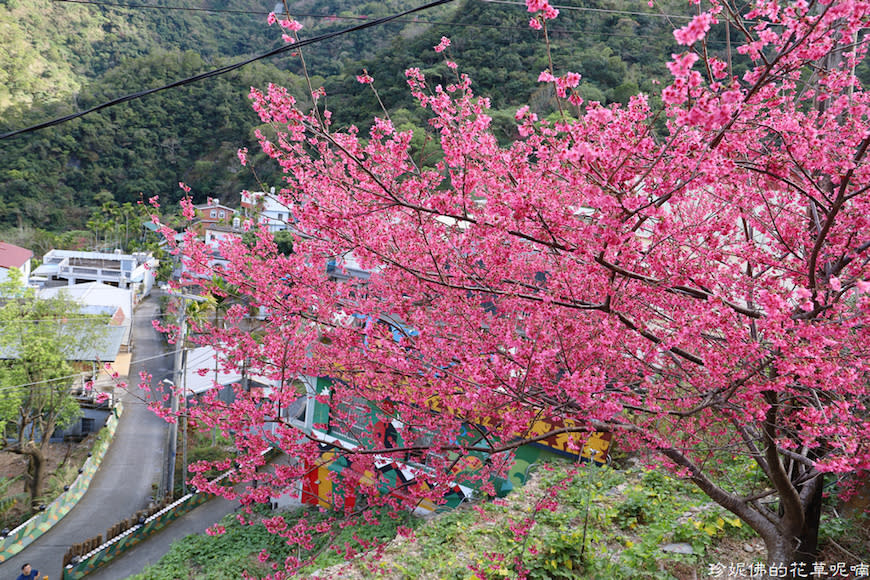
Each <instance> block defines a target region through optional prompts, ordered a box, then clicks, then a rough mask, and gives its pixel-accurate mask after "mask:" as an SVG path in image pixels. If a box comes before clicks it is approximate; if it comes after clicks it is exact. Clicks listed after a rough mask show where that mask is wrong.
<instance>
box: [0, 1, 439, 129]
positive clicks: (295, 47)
mask: <svg viewBox="0 0 870 580" xmlns="http://www.w3.org/2000/svg"><path fill="white" fill-rule="evenodd" d="M453 1H454V0H435V1H434V2H429V3H428V4H424V5H422V6H418V7H416V8H411V9H410V10H405V11H404V12H400V13H398V14H393V15H391V16H384V17H382V18H377V19H375V20H372V21H370V22H365V23H363V24H358V25H356V26H351V27H350V28H344V29H342V30H336V31H334V32H327V33H325V34H321V35H319V36H315V37H312V38H307V39H305V40H300V41H299V42H294V43H292V44H285V45H284V46H281V47H278V48H276V49H274V50H270V51H269V52H265V53H263V54H260V55H257V56H254V57H251V58H248V59H245V60H243V61H239V62H236V63H233V64H230V65H226V66H222V67H220V68H216V69H213V70H210V71H207V72H204V73H200V74H198V75H194V76H192V77H187V78H185V79H181V80H178V81H174V82H171V83H169V84H166V85H163V86H160V87H156V88H153V89H147V90H144V91H139V92H137V93H132V94H129V95H125V96H123V97H119V98H117V99H113V100H111V101H106V102H104V103H100V104H99V105H96V106H94V107H91V108H90V109H86V110H84V111H79V112H77V113H73V114H71V115H66V116H63V117H58V118H56V119H52V120H51V121H45V122H43V123H39V124H37V125H31V126H30V127H25V128H23V129H17V130H15V131H10V132H8V133H4V134H2V135H0V140H5V139H9V138H11V137H15V136H16V135H21V134H24V133H32V132H34V131H39V130H40V129H46V128H48V127H53V126H55V125H60V124H62V123H66V122H68V121H72V120H73V119H78V118H79V117H84V116H85V115H89V114H91V113H96V112H97V111H101V110H103V109H107V108H109V107H114V106H115V105H120V104H121V103H126V102H128V101H134V100H136V99H141V98H142V97H144V96H146V95H151V94H153V93H158V92H160V91H165V90H167V89H173V88H176V87H180V86H183V85H188V84H191V83H195V82H197V81H201V80H204V79H208V78H211V77H215V76H219V75H222V74H226V73H228V72H232V71H234V70H236V69H240V68H242V67H243V66H245V65H249V64H251V63H252V62H256V61H258V60H263V59H265V58H270V57H272V56H276V55H278V54H283V53H285V52H289V51H294V50H298V49H300V48H302V47H305V46H308V45H311V44H315V43H318V42H322V41H324V40H329V39H330V38H335V37H338V36H343V35H345V34H348V33H351V32H356V31H358V30H365V29H367V28H372V27H374V26H380V25H381V24H384V23H386V22H390V21H392V20H396V19H397V18H402V17H404V16H408V15H409V14H414V13H416V12H422V11H424V10H429V9H431V8H435V7H436V6H441V5H444V4H449V3H451V2H453Z"/></svg>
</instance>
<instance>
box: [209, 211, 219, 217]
mask: <svg viewBox="0 0 870 580" xmlns="http://www.w3.org/2000/svg"><path fill="white" fill-rule="evenodd" d="M209 215H210V216H211V217H217V211H215V210H211V213H210V214H209Z"/></svg>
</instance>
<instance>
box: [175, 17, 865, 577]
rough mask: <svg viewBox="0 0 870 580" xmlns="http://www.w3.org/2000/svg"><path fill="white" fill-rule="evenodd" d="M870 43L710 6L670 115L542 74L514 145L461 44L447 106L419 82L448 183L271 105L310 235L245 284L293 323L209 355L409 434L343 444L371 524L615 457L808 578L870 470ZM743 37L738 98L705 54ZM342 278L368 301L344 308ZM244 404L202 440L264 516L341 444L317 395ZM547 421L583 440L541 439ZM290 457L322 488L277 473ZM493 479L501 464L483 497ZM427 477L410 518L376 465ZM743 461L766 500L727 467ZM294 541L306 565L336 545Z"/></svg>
mask: <svg viewBox="0 0 870 580" xmlns="http://www.w3.org/2000/svg"><path fill="white" fill-rule="evenodd" d="M527 4H528V6H529V10H530V12H531V15H530V16H531V18H532V21H531V25H532V27H533V28H541V29H542V28H545V27H551V26H557V25H558V22H559V20H558V19H556V20H553V17H554V16H555V14H556V12H557V11H556V10H555V9H554V8H553V7H552V6H550V5H549V4H548V3H547V2H546V0H543V1H531V0H530V1H529V2H528V3H527ZM868 17H870V3H868V2H866V1H856V0H841V1H835V2H830V3H816V2H809V3H807V2H794V3H791V2H776V1H774V2H767V1H765V2H759V3H758V4H755V5H753V6H751V7H750V8H748V9H741V10H740V11H739V12H738V11H737V10H736V9H735V8H734V7H733V6H732V5H730V4H727V3H721V2H718V1H714V2H712V3H704V5H703V6H702V9H701V11H700V12H699V13H698V14H697V15H696V16H695V17H694V18H692V19H691V20H690V21H688V22H683V23H681V25H680V27H678V29H677V30H675V31H674V38H675V40H676V41H677V42H678V43H679V44H680V45H682V48H681V49H679V50H678V51H677V52H676V53H675V54H674V55H673V57H672V60H671V61H670V62H668V64H667V68H668V71H669V73H670V78H669V79H667V80H666V82H664V83H663V86H662V87H661V90H658V89H652V90H651V93H652V94H650V95H646V94H638V95H634V96H632V97H630V98H628V99H627V103H625V104H622V103H618V102H614V103H612V104H610V105H609V106H604V105H602V104H599V103H596V102H587V101H586V100H585V98H584V95H583V91H582V80H583V79H582V77H581V75H580V74H578V73H577V72H576V71H571V70H566V68H567V67H564V66H563V65H562V64H561V63H560V62H559V61H557V60H554V61H552V62H544V63H543V65H544V66H542V67H540V68H543V69H544V70H542V71H540V70H538V71H534V74H535V75H537V78H538V81H539V82H540V83H541V85H540V86H541V90H547V91H551V93H552V95H554V97H553V98H554V102H555V103H556V110H555V114H554V115H552V116H550V117H548V118H546V119H545V118H543V115H542V114H540V113H539V112H536V111H535V108H534V106H531V107H530V106H523V107H521V108H519V110H518V111H517V113H516V116H515V119H516V132H517V134H518V139H516V140H515V141H514V142H512V143H509V144H507V145H500V144H499V140H498V139H497V138H496V136H495V135H493V128H492V116H491V113H490V109H489V107H490V105H491V102H490V101H489V100H488V99H486V98H483V97H478V96H476V95H475V94H474V93H473V92H472V89H471V83H472V80H471V79H470V78H469V77H466V76H465V75H462V74H461V73H460V72H458V71H461V67H457V65H456V63H454V62H453V59H454V54H453V52H452V47H449V45H450V41H449V40H448V39H446V38H445V39H442V40H441V41H440V42H439V43H438V46H437V47H436V53H441V58H444V57H446V58H444V63H443V67H444V69H443V70H444V74H443V75H442V76H440V77H439V78H438V80H437V81H434V82H433V81H430V79H429V78H428V77H427V76H426V75H425V74H424V73H423V72H422V71H421V69H419V68H412V69H409V70H407V71H406V72H405V78H406V81H407V83H408V85H409V87H410V92H411V94H412V95H413V97H414V98H415V99H416V100H417V102H418V103H419V106H420V107H421V108H422V109H424V110H425V111H426V112H427V113H428V114H429V116H430V121H429V127H430V129H431V131H432V134H433V137H434V141H435V142H436V143H438V144H439V145H440V154H441V155H440V156H439V159H438V160H437V162H434V163H432V164H431V165H429V164H426V163H423V162H422V160H420V159H419V158H415V157H414V155H413V154H412V153H411V141H412V139H413V137H414V136H413V134H412V133H410V132H400V131H397V130H396V127H395V126H394V125H393V123H391V122H390V121H389V120H388V119H377V120H375V121H374V124H373V125H372V127H371V129H370V130H369V131H368V132H367V133H363V132H361V131H358V130H356V129H355V128H350V129H348V130H339V128H335V127H332V126H330V125H329V123H328V117H325V116H324V115H322V111H317V112H314V113H311V112H308V111H306V110H300V107H298V106H297V102H296V100H295V99H294V98H293V97H292V96H291V94H290V93H288V92H287V91H286V90H284V89H282V88H280V87H278V86H270V87H269V89H268V90H266V91H263V92H254V104H255V109H256V110H257V112H258V113H259V114H260V118H261V120H262V122H263V123H267V124H269V125H271V127H272V133H270V134H269V135H266V134H265V133H260V141H261V145H262V148H263V150H264V151H265V152H266V153H268V154H269V155H270V156H271V157H273V158H274V159H275V160H276V161H277V162H278V163H279V164H280V166H281V168H282V170H283V172H284V180H285V182H284V184H283V187H282V189H281V191H280V196H281V199H282V202H283V203H285V205H287V206H288V207H293V209H294V219H295V222H294V226H295V228H297V230H298V232H299V233H300V235H299V236H297V238H296V242H295V244H294V253H293V254H291V255H282V254H279V253H277V252H276V251H275V248H274V245H273V244H272V245H270V242H269V240H268V239H267V236H260V237H259V238H258V240H259V241H258V243H257V245H256V246H255V247H254V248H249V247H248V246H246V245H244V244H243V243H241V242H240V241H238V242H232V241H230V242H227V244H226V245H225V248H224V253H225V255H226V256H227V257H228V259H229V263H228V264H227V265H225V266H223V267H221V268H220V269H219V271H218V274H219V275H220V276H221V277H223V278H224V279H225V281H226V282H227V283H228V284H230V285H232V286H233V287H235V288H238V289H239V292H240V293H241V294H242V295H243V296H244V298H245V299H246V300H247V301H248V302H249V303H251V304H252V305H254V306H258V307H262V308H263V309H265V311H267V312H268V313H269V315H268V319H267V324H266V325H265V326H264V327H263V328H262V329H261V331H260V332H259V333H257V334H254V335H252V334H250V333H245V332H241V331H239V329H238V327H233V326H232V324H230V325H229V326H228V327H227V328H215V329H213V330H212V331H211V332H210V333H209V335H208V336H207V337H206V338H204V339H202V340H204V341H205V342H207V343H208V344H212V345H216V347H217V348H218V349H219V350H221V351H222V352H223V353H224V356H225V360H226V365H227V366H230V367H236V368H239V367H241V366H242V365H245V366H246V368H247V369H248V370H249V372H258V373H260V374H264V375H268V376H271V377H273V378H277V379H280V378H282V377H295V376H298V375H307V376H319V377H329V378H330V379H331V381H332V382H331V386H330V387H329V389H328V390H325V391H321V392H318V393H317V394H316V396H317V397H318V400H321V399H322V400H323V401H328V402H329V403H330V404H331V405H332V406H333V408H338V407H340V406H341V404H342V403H346V404H349V403H352V402H353V401H356V400H359V399H363V400H366V401H369V402H370V403H371V404H372V405H374V407H375V408H376V409H378V411H379V413H380V414H381V415H382V416H383V417H386V418H387V419H388V420H389V421H392V423H391V424H392V425H394V426H395V429H396V430H397V432H398V433H399V434H400V435H401V439H402V442H403V443H402V444H401V445H396V444H395V439H393V440H392V444H389V445H384V443H383V438H381V439H380V440H378V441H375V438H374V434H366V433H362V434H360V435H359V437H360V440H359V444H358V445H342V444H340V443H337V442H331V443H332V445H333V447H332V449H331V452H332V453H335V454H338V455H342V456H346V457H347V458H349V459H350V460H351V461H353V462H354V464H355V465H358V466H360V471H361V472H370V473H374V475H373V476H372V477H373V478H374V483H372V482H371V481H369V482H368V483H365V484H363V483H361V480H360V479H359V478H354V477H347V478H344V479H342V480H335V481H333V482H332V485H334V486H354V487H355V493H357V494H358V495H359V494H364V495H366V496H367V499H368V502H369V503H370V505H383V504H388V505H391V506H393V507H410V506H414V505H416V504H417V503H418V502H420V501H424V500H426V501H431V502H434V503H438V502H439V501H441V500H442V498H443V495H444V493H445V492H446V490H448V489H450V487H451V485H453V483H454V482H455V481H456V480H457V478H466V479H476V480H478V482H479V483H480V484H481V486H482V489H483V490H487V489H491V488H490V487H488V482H490V481H492V478H493V477H495V476H498V475H501V474H503V473H504V471H505V470H506V468H507V467H506V466H507V465H508V464H509V463H510V461H511V453H512V451H513V450H514V449H515V448H516V447H517V446H518V445H519V444H521V442H522V441H523V440H529V439H532V440H534V439H536V438H538V437H546V436H555V435H568V436H569V440H570V441H573V443H571V445H574V446H578V445H579V443H578V442H577V440H575V439H574V438H573V435H574V434H578V435H579V434H583V433H589V432H591V431H609V432H612V433H615V434H616V435H617V437H618V438H619V441H620V445H622V446H625V447H627V448H630V449H634V450H638V451H641V452H644V453H649V454H650V455H651V456H653V457H654V458H655V461H656V462H658V463H660V464H661V465H663V466H666V467H668V468H670V469H671V470H673V471H674V472H675V473H677V474H679V475H681V476H683V477H685V478H688V479H689V480H691V481H693V482H694V483H695V484H696V485H697V486H698V487H699V488H700V489H701V490H702V491H703V492H705V493H706V494H707V495H709V497H710V498H711V500H713V501H715V502H717V503H718V504H720V505H721V506H723V507H724V508H726V509H728V510H730V511H731V512H733V513H734V514H735V515H736V516H738V517H740V518H741V519H742V520H743V521H744V522H745V523H746V524H748V525H749V526H750V527H751V528H752V529H753V530H755V531H756V532H757V533H758V534H759V535H760V536H761V537H762V538H763V539H764V541H765V543H766V546H767V549H768V561H769V563H771V564H775V563H786V564H787V563H790V562H798V563H799V562H804V563H807V562H811V561H812V558H813V556H814V551H815V546H816V540H817V537H818V526H819V519H818V514H819V508H820V505H821V497H822V489H823V486H824V483H825V481H826V480H827V481H832V480H835V479H837V480H842V481H853V482H854V481H857V480H860V479H861V478H866V476H867V471H868V469H870V447H868V441H867V438H866V434H867V432H868V429H870V419H868V415H867V408H866V404H867V398H868V382H867V381H868V371H870V368H868V365H870V356H868V355H870V353H868V351H867V349H868V344H870V341H868V336H867V328H868V326H867V315H868V308H870V297H868V292H870V271H868V260H867V252H868V250H870V240H868V237H867V226H868V223H867V220H868V216H870V188H868V186H867V183H868V179H870V165H868V163H867V157H866V154H867V149H868V146H870V136H868V135H870V116H868V113H870V103H868V97H867V95H866V93H865V91H864V89H863V87H862V85H861V83H860V81H859V80H858V79H857V78H856V76H855V71H856V70H860V66H861V62H862V61H863V58H864V55H865V52H866V43H865V42H864V41H863V36H862V34H863V33H862V32H860V31H861V29H862V27H863V26H865V25H866V24H867V21H868ZM726 23H728V24H727V25H728V26H731V27H732V29H733V31H737V32H738V33H739V36H740V37H741V43H742V44H741V46H740V47H739V48H738V49H737V51H738V53H740V54H741V55H744V56H745V57H746V59H747V63H748V65H747V66H746V68H745V72H743V73H741V74H737V72H736V71H735V69H734V67H733V63H730V65H729V62H728V60H726V59H723V58H718V57H716V56H714V55H712V54H711V53H710V51H709V50H708V48H709V45H708V41H709V40H710V39H711V38H713V35H718V34H720V33H721V32H722V29H723V27H724V26H726ZM856 38H858V39H861V41H860V42H856ZM426 58H428V57H426ZM602 66H603V67H604V68H605V69H606V68H609V67H610V65H602ZM454 71H456V72H454ZM371 72H372V73H375V71H371ZM376 76H377V75H376V73H375V77H376ZM359 80H360V82H363V83H368V82H370V78H368V77H367V76H360V79H359ZM533 98H534V97H532V99H533ZM191 211H192V210H191V209H190V207H188V212H191ZM183 252H184V254H185V259H186V260H187V261H188V264H189V265H190V266H191V268H192V272H193V273H196V274H199V275H201V276H202V275H206V276H209V277H210V276H211V275H213V274H214V272H213V271H212V270H211V268H210V266H209V257H210V254H209V253H208V248H206V247H204V246H202V245H200V244H197V243H196V242H195V240H194V238H193V236H192V235H190V236H188V238H187V241H186V244H185V246H184V248H183ZM329 262H331V263H333V264H335V265H336V268H337V269H338V270H341V269H342V268H351V267H353V268H356V269H358V268H359V267H362V268H363V269H365V270H366V271H367V272H368V274H367V275H366V276H362V277H357V278H355V277H350V279H348V280H345V281H342V282H340V283H336V282H334V281H332V280H331V279H330V277H329V275H328V273H327V268H326V264H327V263H329ZM246 313H247V309H242V308H239V309H230V311H229V312H228V316H227V319H228V320H231V319H232V318H233V317H236V319H238V320H240V319H241V318H242V317H244V316H245V315H246ZM285 387H286V388H285ZM237 397H238V398H237V400H236V401H235V402H234V403H232V404H229V405H227V404H221V403H220V402H219V401H217V400H216V399H214V400H212V401H210V404H207V405H202V406H200V407H198V408H197V409H196V410H195V411H193V413H194V415H195V417H196V421H197V422H199V423H200V424H202V425H208V426H212V425H214V426H220V427H221V428H223V429H225V430H227V431H229V430H232V431H234V432H235V433H236V446H237V448H238V449H239V450H240V451H241V454H242V458H241V459H240V465H241V467H240V469H239V470H238V471H237V472H236V474H235V475H234V477H235V478H236V479H238V480H241V481H258V482H259V484H260V485H258V486H253V487H251V488H249V489H248V491H246V492H245V493H243V494H242V496H243V498H244V499H245V500H246V501H249V502H251V501H265V500H266V499H265V498H267V497H268V495H269V494H270V493H272V494H280V493H282V491H283V490H284V489H285V488H286V487H287V486H289V485H291V484H292V483H293V482H294V481H295V480H296V479H297V478H299V477H302V476H304V475H305V473H306V470H310V469H311V466H312V465H316V464H317V462H318V461H322V459H320V452H321V450H322V448H321V445H323V444H325V443H327V442H325V441H324V440H323V439H322V438H321V439H318V437H317V436H316V432H317V429H318V425H316V424H315V425H314V430H313V431H311V432H309V433H308V437H300V433H299V432H298V430H297V429H296V428H295V427H294V426H293V425H292V424H291V423H289V422H288V421H287V420H286V419H284V418H282V417H281V416H280V414H279V410H280V409H281V408H286V407H287V405H289V404H290V403H291V402H292V401H293V400H294V398H295V397H296V391H295V389H293V388H291V386H290V382H289V381H287V382H286V383H282V384H281V386H280V387H279V388H277V389H276V390H275V391H274V392H272V393H271V394H269V395H268V396H267V397H264V396H263V393H261V392H248V391H244V390H239V391H238V393H237ZM436 410H440V412H435V411H436ZM340 417H341V415H340ZM343 417H344V419H345V420H347V419H349V417H348V416H346V415H345V416H343ZM541 417H550V418H554V419H558V424H561V427H557V426H556V425H557V423H556V422H555V421H554V422H552V423H551V428H550V429H549V430H545V432H536V431H534V430H533V427H532V426H533V425H535V424H536V420H537V419H539V418H541ZM469 425H472V426H475V425H476V426H477V427H473V428H472V429H473V433H472V434H471V436H469V437H468V438H457V433H460V432H463V429H465V431H464V432H466V433H467V432H468V429H469V427H468V426H469ZM484 426H485V427H484ZM320 427H321V428H322V427H323V426H320ZM363 431H365V430H364V429H363ZM270 444H275V445H277V446H278V447H280V448H281V449H282V450H283V451H285V452H286V453H287V454H288V455H289V456H291V457H294V458H299V462H298V463H296V464H294V465H290V466H286V467H285V466H282V467H281V468H280V469H275V470H273V471H266V472H257V470H256V468H257V467H258V466H259V453H260V452H261V451H262V450H263V449H264V448H265V447H267V446H268V445H270ZM475 452H484V453H485V454H486V455H487V457H488V458H489V459H488V460H487V461H486V462H484V463H483V465H480V466H479V469H477V470H475V471H473V472H471V473H468V472H462V473H459V472H458V471H457V469H455V467H456V465H457V462H458V461H460V460H461V459H462V458H463V457H464V456H466V455H468V454H472V453H475ZM408 453H429V457H430V458H431V461H429V462H427V465H428V468H427V469H419V470H418V471H417V472H416V477H417V483H416V484H415V485H414V486H412V487H410V488H408V489H405V490H403V491H404V493H402V494H395V493H393V494H391V493H389V491H390V490H388V489H385V486H386V483H385V482H383V481H380V480H378V475H377V474H378V470H377V465H380V463H381V462H384V461H386V462H389V461H400V462H401V461H406V460H407V457H408ZM735 459H740V460H745V461H746V462H748V464H749V465H751V469H752V470H753V472H754V474H755V478H756V481H760V482H762V484H761V485H760V487H755V488H751V487H748V486H747V485H746V482H734V481H731V480H730V479H729V478H728V476H727V473H723V472H722V471H721V470H720V469H719V467H718V466H719V465H720V463H721V462H722V461H732V460H735ZM194 481H195V483H196V484H197V485H200V486H202V487H204V488H205V489H210V490H212V491H216V492H219V493H224V494H227V495H232V496H235V492H233V491H232V490H231V489H230V488H228V487H222V486H220V485H209V484H207V483H206V482H205V481H204V480H203V478H201V477H196V478H194ZM771 500H775V503H774V502H771ZM273 520H274V521H270V523H269V525H270V526H271V527H272V529H273V530H274V531H275V532H276V533H279V534H282V535H284V536H286V537H288V538H290V539H293V540H295V541H303V542H304V541H305V537H306V536H305V534H306V533H311V531H310V530H304V529H303V528H302V527H300V526H294V527H293V528H286V527H283V526H281V523H280V521H279V520H280V518H274V519H273ZM516 533H517V534H518V535H517V538H518V541H519V540H521V539H522V534H523V532H522V530H519V531H517V532H516ZM299 564H300V562H298V561H295V560H294V559H293V558H289V559H288V560H287V561H286V562H285V565H286V567H287V570H288V571H292V570H293V569H294V568H295V567H296V566H298V565H299ZM515 565H516V571H517V572H518V573H520V574H521V571H522V566H521V559H520V560H519V561H518V563H516V564H515Z"/></svg>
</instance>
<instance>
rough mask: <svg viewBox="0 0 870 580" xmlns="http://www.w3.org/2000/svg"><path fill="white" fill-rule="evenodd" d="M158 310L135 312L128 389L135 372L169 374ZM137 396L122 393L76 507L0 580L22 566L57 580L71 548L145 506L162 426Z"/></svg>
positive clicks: (1, 572) (148, 306) (159, 456)
mask: <svg viewBox="0 0 870 580" xmlns="http://www.w3.org/2000/svg"><path fill="white" fill-rule="evenodd" d="M157 310H158V299H157V298H156V297H152V298H148V299H146V300H144V301H143V302H142V303H141V304H140V305H139V306H138V308H137V309H136V312H135V318H134V328H133V364H132V365H131V367H130V383H132V384H133V385H135V384H136V383H137V382H138V380H139V372H140V371H143V370H144V371H145V372H148V373H150V374H151V375H152V376H153V377H154V380H155V382H157V381H159V380H161V379H162V378H165V377H168V376H170V374H171V372H172V356H171V355H168V354H167V355H166V356H160V355H161V354H163V353H164V352H165V350H166V349H165V342H164V341H163V338H162V336H161V335H160V334H159V333H158V332H157V331H156V330H154V328H153V327H152V326H151V320H152V319H153V318H154V316H155V315H156V314H157ZM138 361H142V362H138ZM141 394H142V393H141V392H140V391H139V389H138V388H136V387H131V392H128V393H124V395H123V398H122V400H123V402H124V414H123V415H122V416H121V421H120V424H119V426H118V430H117V432H116V433H115V440H114V442H113V443H112V445H111V447H110V449H109V451H108V452H107V453H106V456H105V457H104V458H103V463H102V466H101V467H100V470H99V471H98V472H97V473H96V475H95V476H94V479H93V481H92V482H91V485H90V487H89V488H88V491H87V493H86V494H85V495H84V497H83V498H82V499H81V501H80V502H79V503H78V505H77V506H76V507H75V508H73V510H72V511H70V513H68V514H67V515H66V517H64V518H63V519H62V520H61V521H60V522H59V523H58V524H57V525H56V526H54V527H53V528H52V529H51V530H50V531H48V532H47V533H45V534H43V536H42V537H40V538H39V539H38V540H36V541H35V542H33V543H32V544H31V545H30V546H28V547H27V548H26V549H24V550H23V551H22V552H21V553H19V554H17V555H16V556H14V557H13V558H10V559H9V560H8V562H5V563H3V564H2V565H0V580H6V579H7V578H8V579H10V580H12V579H14V578H15V577H16V576H17V575H18V573H19V571H20V568H21V566H22V564H24V563H25V562H31V563H32V564H33V566H34V568H36V569H38V570H39V573H40V576H41V575H43V574H47V575H48V577H49V578H50V580H57V579H59V578H60V577H61V562H62V559H63V555H64V554H65V553H66V551H67V550H68V549H69V547H70V546H71V545H72V544H74V543H77V542H82V541H84V540H86V539H88V538H91V537H93V536H96V535H99V534H103V535H105V533H106V529H107V528H108V527H109V526H111V525H112V524H114V523H115V522H117V521H118V520H121V519H123V518H126V517H129V516H130V515H132V514H133V513H135V512H136V511H138V510H140V509H143V508H145V507H147V505H148V502H149V497H150V496H151V494H152V493H153V490H152V484H156V483H158V482H159V481H160V474H161V470H162V467H163V461H162V460H163V449H164V440H165V438H166V431H167V423H165V422H164V421H163V420H162V419H160V418H158V417H157V416H156V415H154V414H153V413H151V412H150V411H149V410H148V409H147V408H146V406H145V405H144V404H143V403H142V400H141V398H140V397H141ZM123 577H124V576H114V578H115V579H117V578H123Z"/></svg>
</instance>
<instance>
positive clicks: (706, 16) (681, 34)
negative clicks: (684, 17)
mask: <svg viewBox="0 0 870 580" xmlns="http://www.w3.org/2000/svg"><path fill="white" fill-rule="evenodd" d="M711 24H716V19H715V18H714V17H713V15H712V14H710V13H709V12H702V13H701V14H698V15H697V16H695V17H694V18H692V21H691V22H689V24H687V25H686V26H684V27H682V28H680V29H679V30H674V38H676V39H677V42H678V43H679V44H682V45H684V46H691V45H692V44H695V43H696V42H698V41H699V40H701V39H703V38H704V36H706V35H707V32H708V31H709V30H710V25H711Z"/></svg>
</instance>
